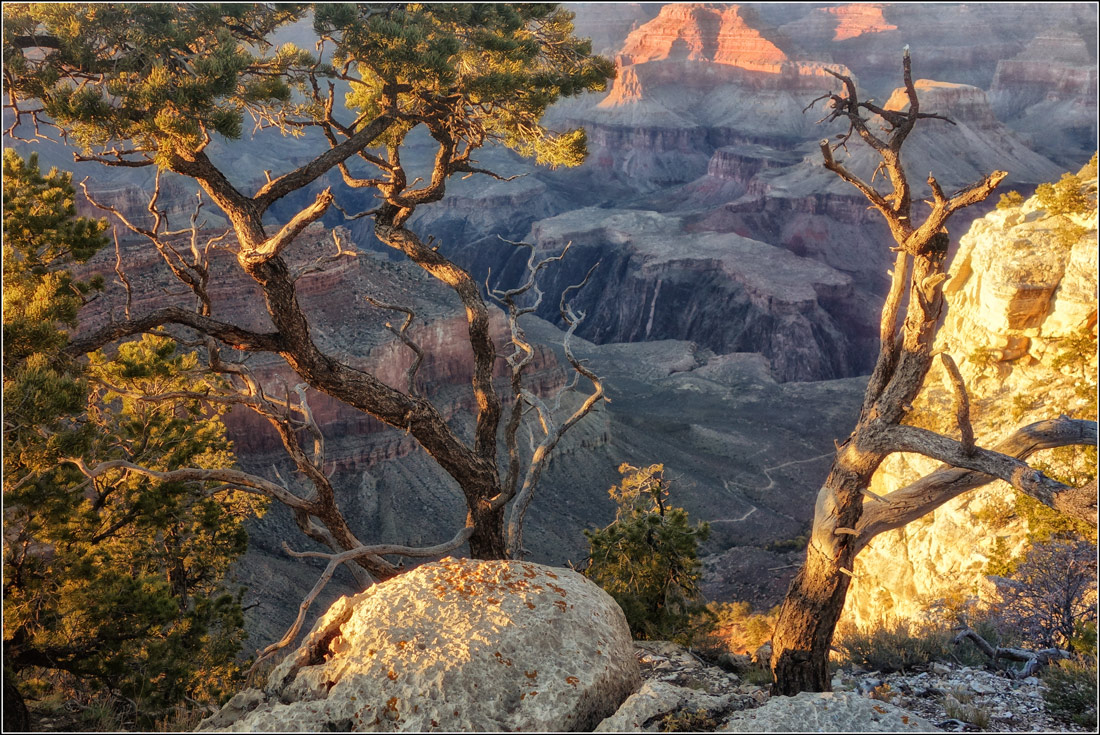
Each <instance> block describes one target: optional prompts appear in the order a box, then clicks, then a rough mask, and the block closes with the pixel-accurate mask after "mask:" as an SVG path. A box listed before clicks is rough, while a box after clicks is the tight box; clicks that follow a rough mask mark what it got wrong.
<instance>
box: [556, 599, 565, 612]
mask: <svg viewBox="0 0 1100 735" xmlns="http://www.w3.org/2000/svg"><path fill="white" fill-rule="evenodd" d="M554 607H556V608H558V609H559V610H561V611H562V612H565V601H564V600H554Z"/></svg>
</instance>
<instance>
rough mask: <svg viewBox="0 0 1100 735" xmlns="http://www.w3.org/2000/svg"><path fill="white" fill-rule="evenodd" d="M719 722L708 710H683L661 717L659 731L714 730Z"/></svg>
mask: <svg viewBox="0 0 1100 735" xmlns="http://www.w3.org/2000/svg"><path fill="white" fill-rule="evenodd" d="M719 724H720V723H719V722H718V720H717V719H716V718H715V717H714V715H711V714H709V713H708V712H707V711H706V710H703V709H700V710H694V711H692V710H682V711H680V712H670V713H668V714H667V715H665V716H664V717H663V718H661V720H660V727H659V728H658V732H714V731H715V730H716V729H717V728H718V725H719Z"/></svg>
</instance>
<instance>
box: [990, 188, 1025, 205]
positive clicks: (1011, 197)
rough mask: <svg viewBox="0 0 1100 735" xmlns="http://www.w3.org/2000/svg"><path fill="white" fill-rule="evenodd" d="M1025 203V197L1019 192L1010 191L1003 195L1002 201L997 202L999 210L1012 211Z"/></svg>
mask: <svg viewBox="0 0 1100 735" xmlns="http://www.w3.org/2000/svg"><path fill="white" fill-rule="evenodd" d="M1023 203H1024V197H1023V195H1022V194H1021V193H1020V192H1018V191H1010V192H1007V193H1005V194H1001V200H1000V201H999V202H997V209H1012V208H1013V207H1018V206H1020V205H1021V204H1023Z"/></svg>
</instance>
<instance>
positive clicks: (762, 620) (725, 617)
mask: <svg viewBox="0 0 1100 735" xmlns="http://www.w3.org/2000/svg"><path fill="white" fill-rule="evenodd" d="M707 607H708V608H709V609H710V611H711V612H712V613H713V615H714V620H715V629H716V630H717V631H718V632H719V634H720V635H721V636H722V637H724V638H725V639H726V641H727V645H728V647H729V649H730V650H732V651H744V652H746V653H750V654H751V653H754V652H755V651H756V649H758V648H760V646H762V645H764V644H765V643H767V642H768V641H770V640H771V639H772V632H773V631H774V630H775V624H776V622H777V621H778V620H779V606H778V605H777V606H775V607H773V608H772V609H771V610H768V611H767V612H763V613H755V612H753V610H752V605H751V604H750V603H748V602H712V603H710V604H709V605H707Z"/></svg>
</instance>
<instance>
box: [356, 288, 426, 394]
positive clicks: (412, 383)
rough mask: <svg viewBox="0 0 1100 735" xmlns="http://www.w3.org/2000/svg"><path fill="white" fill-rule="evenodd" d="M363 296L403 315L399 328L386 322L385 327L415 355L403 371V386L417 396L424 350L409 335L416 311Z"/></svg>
mask: <svg viewBox="0 0 1100 735" xmlns="http://www.w3.org/2000/svg"><path fill="white" fill-rule="evenodd" d="M364 298H365V299H366V300H367V301H368V302H369V303H370V304H371V305H372V306H376V307H378V308H379V309H386V310H388V311H399V312H401V313H402V314H404V315H405V321H404V322H402V324H401V326H400V327H399V328H394V326H393V324H391V323H390V322H386V329H388V330H390V332H392V333H393V334H394V335H395V336H396V337H397V338H398V339H400V340H401V341H402V342H403V343H404V344H405V346H406V347H408V348H409V349H410V350H412V351H413V354H415V355H416V359H415V360H413V363H412V365H410V366H409V369H408V370H406V371H405V386H406V389H407V390H408V393H409V395H410V396H419V395H420V391H419V389H417V387H416V373H417V371H419V370H420V365H421V363H423V362H424V350H423V349H422V348H421V347H420V345H418V344H417V343H416V342H414V341H413V340H412V338H411V337H409V333H408V330H409V327H410V326H411V325H412V323H413V320H414V319H415V318H416V313H415V312H414V311H413V310H412V309H409V308H407V307H404V306H397V305H396V304H387V303H385V302H383V301H378V300H377V299H374V298H371V297H370V296H364Z"/></svg>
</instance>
